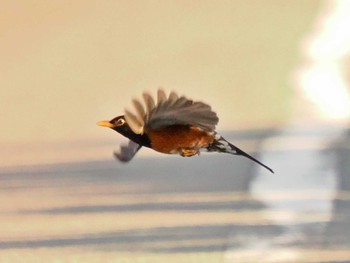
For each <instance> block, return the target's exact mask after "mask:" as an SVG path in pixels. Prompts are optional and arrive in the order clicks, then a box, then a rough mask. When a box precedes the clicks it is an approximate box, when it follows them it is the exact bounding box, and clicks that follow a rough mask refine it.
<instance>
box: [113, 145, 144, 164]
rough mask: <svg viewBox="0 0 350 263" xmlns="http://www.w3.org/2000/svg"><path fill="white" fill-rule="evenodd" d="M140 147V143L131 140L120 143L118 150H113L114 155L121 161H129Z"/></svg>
mask: <svg viewBox="0 0 350 263" xmlns="http://www.w3.org/2000/svg"><path fill="white" fill-rule="evenodd" d="M141 147H142V146H141V145H139V144H137V143H135V142H133V141H129V143H128V144H127V145H121V146H120V151H119V152H116V151H115V152H114V156H115V157H116V158H117V159H118V160H119V161H121V162H129V161H130V160H131V159H132V158H133V157H134V156H135V154H136V153H137V151H138V150H140V148H141Z"/></svg>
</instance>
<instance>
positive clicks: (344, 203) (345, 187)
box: [324, 130, 350, 248]
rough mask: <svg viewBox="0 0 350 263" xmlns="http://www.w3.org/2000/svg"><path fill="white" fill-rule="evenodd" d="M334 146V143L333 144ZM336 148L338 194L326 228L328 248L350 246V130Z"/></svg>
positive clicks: (325, 239)
mask: <svg viewBox="0 0 350 263" xmlns="http://www.w3.org/2000/svg"><path fill="white" fill-rule="evenodd" d="M332 144H333V143H332ZM334 145H335V146H331V150H333V151H334V156H335V157H334V170H335V172H336V176H337V193H336V195H335V198H334V200H333V211H332V219H331V221H330V222H329V224H328V225H327V227H326V230H325V234H324V243H325V245H326V246H327V247H347V248H349V246H350V162H349V160H350V147H349V146H350V130H347V132H346V133H345V134H344V136H343V137H342V138H340V139H339V140H338V141H337V142H335V143H334Z"/></svg>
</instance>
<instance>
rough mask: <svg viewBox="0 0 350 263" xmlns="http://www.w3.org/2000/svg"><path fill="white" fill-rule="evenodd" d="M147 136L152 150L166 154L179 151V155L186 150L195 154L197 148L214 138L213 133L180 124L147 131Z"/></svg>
mask: <svg viewBox="0 0 350 263" xmlns="http://www.w3.org/2000/svg"><path fill="white" fill-rule="evenodd" d="M147 136H148V137H149V139H150V141H151V148H152V149H153V150H155V151H158V152H161V153H167V154H178V153H179V154H181V155H182V153H183V152H184V151H188V150H192V151H193V153H194V154H195V153H197V152H198V151H199V149H201V148H206V147H208V145H209V144H210V143H212V142H213V140H214V133H210V132H206V131H203V130H201V129H198V128H196V127H189V126H182V125H174V126H169V127H166V128H162V129H159V130H152V131H147ZM192 155H193V154H192ZM188 156H190V155H188Z"/></svg>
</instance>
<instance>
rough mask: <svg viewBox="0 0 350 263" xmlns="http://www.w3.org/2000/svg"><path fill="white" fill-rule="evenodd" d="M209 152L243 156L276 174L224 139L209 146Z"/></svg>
mask: <svg viewBox="0 0 350 263" xmlns="http://www.w3.org/2000/svg"><path fill="white" fill-rule="evenodd" d="M207 149H208V151H209V152H212V151H215V152H222V153H230V154H236V155H242V156H244V157H246V158H248V159H250V160H252V161H254V162H256V163H258V164H260V165H261V166H263V167H265V168H266V169H267V170H269V171H270V172H271V173H274V171H273V170H272V169H271V168H270V167H268V166H267V165H265V164H263V163H262V162H260V161H258V160H257V159H255V158H254V157H253V156H251V155H249V154H248V153H246V152H244V151H242V150H241V149H239V148H238V147H236V146H234V145H233V144H231V143H229V142H228V141H226V140H225V139H224V138H223V137H221V136H220V137H218V139H215V140H214V142H213V143H212V144H211V145H209V147H208V148H207Z"/></svg>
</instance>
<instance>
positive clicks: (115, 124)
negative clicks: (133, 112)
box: [97, 115, 134, 137]
mask: <svg viewBox="0 0 350 263" xmlns="http://www.w3.org/2000/svg"><path fill="white" fill-rule="evenodd" d="M97 125H98V126H103V127H107V128H111V129H113V130H115V131H117V132H119V133H120V134H122V135H124V136H126V137H128V135H129V134H130V133H134V132H133V131H132V130H131V129H130V127H129V125H128V124H127V123H126V121H125V118H124V115H121V116H118V117H115V118H113V119H112V120H110V121H99V122H98V123H97Z"/></svg>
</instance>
